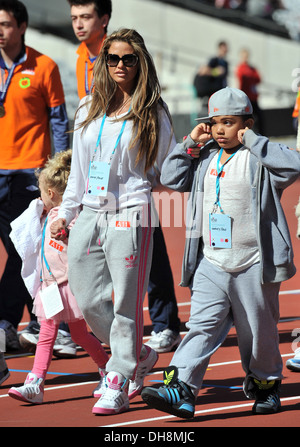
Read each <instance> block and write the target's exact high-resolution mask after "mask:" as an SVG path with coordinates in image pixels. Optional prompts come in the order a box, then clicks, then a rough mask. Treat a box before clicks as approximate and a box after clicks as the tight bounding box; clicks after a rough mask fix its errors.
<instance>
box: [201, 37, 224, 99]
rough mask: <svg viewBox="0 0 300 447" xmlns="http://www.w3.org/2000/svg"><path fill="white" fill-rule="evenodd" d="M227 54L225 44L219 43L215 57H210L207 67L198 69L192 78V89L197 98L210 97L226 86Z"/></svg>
mask: <svg viewBox="0 0 300 447" xmlns="http://www.w3.org/2000/svg"><path fill="white" fill-rule="evenodd" d="M227 53H228V45H227V42H225V41H221V42H219V44H218V54H217V56H215V57H212V58H211V59H210V60H209V62H208V64H207V65H205V66H202V67H200V68H199V71H198V72H197V74H196V76H195V78H194V87H195V90H196V93H197V96H198V97H199V98H205V97H208V96H211V95H212V94H213V93H214V92H216V91H217V90H220V89H221V88H223V87H226V86H227V75H228V62H227V60H226V56H227Z"/></svg>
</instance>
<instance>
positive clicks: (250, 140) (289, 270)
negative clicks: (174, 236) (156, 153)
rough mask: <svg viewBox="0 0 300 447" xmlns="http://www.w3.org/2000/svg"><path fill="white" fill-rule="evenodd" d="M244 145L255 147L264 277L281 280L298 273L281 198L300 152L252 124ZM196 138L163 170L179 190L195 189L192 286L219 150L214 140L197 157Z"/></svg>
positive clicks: (185, 279) (299, 166) (190, 213)
mask: <svg viewBox="0 0 300 447" xmlns="http://www.w3.org/2000/svg"><path fill="white" fill-rule="evenodd" d="M243 143H244V146H245V147H246V148H248V149H249V150H250V152H251V157H250V178H251V185H252V213H253V218H254V225H255V229H256V235H257V242H258V247H259V252H260V262H261V282H262V283H267V282H281V281H285V280H287V279H289V278H291V277H292V276H293V275H294V274H295V273H296V268H295V265H294V262H293V249H292V243H291V238H290V233H289V229H288V225H287V222H286V218H285V215H284V212H283V209H282V207H281V203H280V199H281V195H282V192H283V190H284V189H285V188H287V187H288V186H289V185H291V184H292V183H293V182H294V181H295V180H297V178H298V177H299V175H300V154H299V153H298V152H296V151H294V150H291V149H289V148H288V147H287V146H285V145H282V144H278V143H271V142H270V141H269V140H268V138H266V137H263V136H258V135H256V134H255V133H254V132H253V131H252V130H248V131H247V132H246V133H245V135H244V141H243ZM195 146H196V143H195V142H194V141H193V140H192V139H191V137H190V136H188V137H187V139H186V140H185V141H184V142H183V143H179V144H177V145H176V146H175V148H174V149H173V151H172V152H171V153H170V154H169V156H168V157H167V158H166V160H165V162H164V164H163V166H162V171H161V183H162V184H163V185H165V186H168V187H169V188H171V189H174V190H176V191H179V192H190V196H189V200H188V206H187V228H186V243H185V251H184V259H183V266H182V280H181V285H182V286H184V287H186V286H188V285H189V284H190V280H191V278H192V276H193V274H194V272H195V269H196V267H197V258H198V256H199V254H200V252H201V249H202V248H201V247H202V242H201V238H202V234H201V227H202V225H201V222H202V209H203V194H204V177H205V173H206V170H207V168H208V166H209V163H210V161H211V160H212V158H213V157H214V155H215V154H216V153H217V151H218V150H219V146H218V144H217V143H216V142H215V141H214V140H210V141H209V142H208V143H207V144H206V145H205V146H204V147H203V148H202V149H201V152H200V158H199V159H195V158H193V157H192V156H190V155H188V154H187V153H186V150H187V149H188V148H189V147H195Z"/></svg>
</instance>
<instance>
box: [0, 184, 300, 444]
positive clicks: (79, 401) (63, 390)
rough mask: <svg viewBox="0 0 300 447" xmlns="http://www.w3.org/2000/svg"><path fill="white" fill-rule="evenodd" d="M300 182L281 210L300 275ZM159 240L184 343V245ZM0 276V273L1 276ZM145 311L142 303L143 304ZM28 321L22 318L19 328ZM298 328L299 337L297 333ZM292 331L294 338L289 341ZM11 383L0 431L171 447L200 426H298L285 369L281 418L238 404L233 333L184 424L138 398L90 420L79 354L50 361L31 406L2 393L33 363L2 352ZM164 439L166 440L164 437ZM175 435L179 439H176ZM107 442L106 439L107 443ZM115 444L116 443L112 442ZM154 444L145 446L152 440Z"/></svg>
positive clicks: (157, 374)
mask: <svg viewBox="0 0 300 447" xmlns="http://www.w3.org/2000/svg"><path fill="white" fill-rule="evenodd" d="M299 185H300V182H296V183H295V184H294V185H292V186H291V187H290V188H289V189H288V190H287V191H285V193H284V195H283V199H282V203H283V206H284V209H285V212H286V216H287V220H288V223H289V226H290V230H291V235H292V241H293V244H294V251H295V262H296V266H297V267H298V271H299V270H300V241H299V240H297V238H296V236H295V234H296V226H297V221H296V218H295V214H294V213H295V205H296V203H297V201H298V197H299ZM164 233H165V237H166V242H167V246H168V251H169V255H170V260H171V265H172V268H173V272H174V281H175V286H176V294H177V300H178V305H179V316H180V319H181V321H182V337H184V331H186V329H185V326H184V323H185V322H186V321H187V320H188V317H189V291H188V289H183V288H181V287H179V286H177V284H178V283H179V281H180V270H181V260H182V253H183V246H184V228H183V227H182V226H181V227H177V228H175V227H174V222H173V225H171V227H168V228H167V227H165V228H164ZM0 260H1V261H0V265H1V266H2V268H3V264H4V262H5V254H4V253H3V249H2V250H0ZM0 274H1V271H0ZM299 286H300V285H299V272H298V273H297V274H296V275H295V277H294V278H292V279H291V280H289V281H287V282H285V283H284V284H283V285H282V289H281V295H280V308H281V319H280V322H279V325H278V328H279V334H280V350H281V354H282V357H283V362H284V365H285V362H286V360H287V359H288V358H290V357H292V356H293V350H292V342H293V341H294V342H295V343H296V344H297V338H296V337H297V336H298V334H300V321H299V320H300V305H299V295H300V290H299V289H300V287H299ZM145 306H147V298H146V300H145ZM144 315H145V340H146V338H147V336H149V334H150V332H151V323H150V320H149V315H148V310H147V308H146V307H145V310H144ZM27 321H28V315H27V313H26V311H25V313H24V316H23V320H22V324H23V325H22V326H20V329H21V328H22V327H24V324H26V322H27ZM298 327H299V329H298V330H297V328H298ZM293 331H295V333H296V335H294V337H293V336H292V332H293ZM5 356H6V361H7V364H8V367H9V369H10V373H11V375H10V377H9V379H8V380H7V381H6V382H4V384H3V385H2V386H0V427H102V429H103V437H104V438H103V439H104V440H106V441H112V440H113V438H112V434H114V435H115V436H117V434H118V433H121V432H120V431H119V430H120V428H122V429H124V430H125V429H126V430H127V431H128V433H135V432H137V433H140V432H139V431H137V430H138V429H140V428H143V430H144V431H143V432H142V433H144V432H145V433H147V435H145V437H144V438H143V441H145V440H147V437H146V436H148V437H149V436H150V435H151V436H152V437H154V436H155V435H153V434H151V433H152V430H151V428H152V429H153V428H154V430H159V433H160V434H161V435H162V438H160V441H163V440H164V436H165V441H168V440H169V441H172V440H174V435H171V434H170V433H171V431H172V429H176V430H177V431H178V430H179V431H180V430H187V431H188V435H186V436H190V439H189V438H186V441H188V440H192V439H193V437H195V436H196V435H195V434H197V433H199V430H198V429H199V428H202V427H299V425H300V387H299V385H298V383H299V381H300V373H294V372H291V371H289V370H288V369H287V368H286V367H285V366H284V370H283V373H284V376H285V379H284V381H283V385H282V394H281V398H282V411H281V412H280V413H278V414H275V415H265V416H253V415H252V414H251V407H252V405H253V402H252V401H248V400H247V399H246V398H245V397H244V393H243V391H242V388H241V387H242V383H243V379H244V374H243V370H242V367H241V363H240V357H239V351H238V348H237V340H236V334H235V330H234V329H232V330H231V331H230V333H229V335H228V337H227V339H226V341H225V342H224V344H223V346H222V347H221V348H220V349H219V350H218V351H217V352H216V353H215V354H214V356H213V357H212V358H211V362H210V365H209V367H208V370H207V373H206V375H205V378H204V387H203V389H202V390H201V392H200V394H199V396H198V399H197V405H196V413H195V418H194V419H192V420H182V419H178V418H176V417H174V416H170V415H167V414H165V413H161V412H159V411H156V410H152V409H150V408H148V407H147V406H146V405H145V404H144V403H143V401H142V399H141V398H140V397H139V396H138V397H136V398H135V399H134V400H133V401H132V402H131V405H130V411H128V412H126V413H123V414H120V415H116V416H95V415H93V414H92V407H93V405H94V403H95V399H94V398H93V397H92V391H93V389H94V387H95V385H96V383H97V382H98V374H97V372H96V368H95V365H94V364H93V362H92V360H91V359H90V358H89V357H88V356H87V354H86V353H85V352H84V351H79V352H78V354H77V357H76V358H75V359H68V360H66V359H57V358H55V357H53V361H52V363H51V365H50V370H49V373H48V375H47V379H46V384H45V395H44V403H43V404H42V405H36V406H35V405H31V404H26V403H22V402H19V401H16V400H13V399H11V398H10V397H9V396H8V394H7V393H8V390H9V388H10V387H11V386H19V385H21V384H23V382H24V379H25V377H26V374H27V371H30V369H31V367H32V363H33V357H32V355H30V354H27V353H24V352H14V353H13V352H7V353H6V354H5ZM171 357H172V354H171V353H166V354H160V356H159V360H158V363H157V364H156V366H155V368H154V370H153V371H152V373H151V374H150V375H149V376H147V378H146V380H145V384H152V383H153V381H156V380H161V379H162V374H161V371H162V369H163V368H164V367H165V366H168V365H169V362H170V360H171ZM168 433H169V439H167V438H166V436H167V434H168ZM180 433H181V432H180ZM172 436H173V438H172ZM177 436H179V438H176V439H175V441H178V439H179V440H181V441H183V442H184V438H180V436H184V435H182V433H181V434H179V435H177ZM105 437H106V438H105ZM118 440H119V439H115V441H118ZM153 440H154V438H152V439H149V438H148V441H149V442H150V441H153Z"/></svg>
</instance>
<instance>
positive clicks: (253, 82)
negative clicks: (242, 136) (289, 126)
mask: <svg viewBox="0 0 300 447" xmlns="http://www.w3.org/2000/svg"><path fill="white" fill-rule="evenodd" d="M249 57H250V53H249V50H247V49H246V48H244V49H242V50H241V52H240V64H239V65H238V66H237V67H236V71H235V74H236V77H237V79H238V82H239V86H238V87H239V89H240V90H243V92H245V93H246V95H247V96H248V98H249V99H250V101H251V103H252V106H253V115H254V117H255V123H256V125H257V128H258V129H257V130H258V132H259V133H260V134H263V122H262V113H261V110H260V107H259V104H258V91H257V85H258V84H260V82H261V77H260V74H259V72H258V71H257V69H256V68H255V67H254V66H253V65H251V64H250V63H249Z"/></svg>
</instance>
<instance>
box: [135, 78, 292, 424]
mask: <svg viewBox="0 0 300 447" xmlns="http://www.w3.org/2000/svg"><path fill="white" fill-rule="evenodd" d="M251 114H252V106H251V103H250V101H249V99H248V97H247V95H245V94H244V93H243V92H242V91H241V90H238V89H233V88H228V87H227V88H225V89H222V90H219V91H218V92H216V93H215V94H214V95H212V97H211V98H210V100H209V117H206V118H204V119H201V121H203V122H202V123H200V124H199V125H198V126H196V127H195V129H193V131H192V132H191V134H190V135H189V136H188V137H187V138H186V140H185V141H184V142H183V143H180V144H177V146H176V147H175V148H174V150H173V151H172V152H171V154H169V156H168V158H167V159H166V161H165V163H164V165H163V168H162V177H161V181H162V183H163V184H164V185H166V186H168V187H170V188H172V189H176V190H177V191H180V192H186V191H190V192H191V193H190V197H189V204H188V213H187V214H188V218H187V219H188V220H187V234H186V246H185V253H184V260H183V271H182V282H181V285H182V286H189V287H190V288H191V291H192V297H191V315H190V319H189V322H188V323H187V327H188V329H189V332H188V333H187V335H186V336H185V337H184V339H183V341H182V343H181V344H180V346H179V348H178V349H177V351H176V352H175V354H174V356H173V359H172V361H171V365H172V366H170V367H168V368H167V369H166V371H165V372H164V383H165V385H164V386H163V387H160V388H158V389H156V388H151V387H147V388H145V389H144V390H143V392H142V398H143V399H144V401H145V402H146V403H147V404H148V405H150V406H152V407H154V408H157V409H159V410H161V411H166V412H168V413H171V414H175V415H177V416H179V417H184V418H190V417H193V415H194V407H195V397H196V396H197V394H198V392H199V390H200V388H201V385H202V380H203V376H204V374H205V371H206V368H207V366H208V363H209V359H210V357H211V355H212V354H213V353H214V352H215V351H216V350H217V349H218V348H219V347H220V346H221V344H222V342H223V341H224V339H225V338H226V336H227V334H228V331H229V330H230V328H231V327H232V325H233V323H234V325H235V328H236V331H237V338H238V344H239V349H240V354H241V360H242V366H243V369H244V371H245V374H246V378H245V381H244V391H245V394H246V396H247V397H248V398H253V399H255V404H254V406H253V409H252V411H253V413H274V412H277V411H279V409H280V399H279V386H280V382H281V379H282V360H281V356H280V352H279V341H278V331H277V322H278V319H279V300H278V294H279V288H280V283H281V282H282V281H284V280H287V279H289V278H291V277H292V276H293V275H294V274H295V271H296V270H295V266H294V263H293V250H292V245H291V240H290V235H289V230H288V226H287V223H286V220H285V216H284V213H283V210H282V207H281V205H280V197H281V194H282V191H283V190H284V189H285V188H286V187H287V186H289V185H290V184H291V183H293V182H294V181H295V180H296V179H297V178H298V176H299V174H300V155H299V153H297V152H296V151H293V150H290V149H289V148H287V147H286V146H283V145H281V144H275V143H270V142H269V140H268V139H267V138H266V137H262V136H258V135H256V134H255V133H254V132H253V131H252V130H251V127H252V125H253V119H252V116H251ZM211 137H212V138H211ZM199 143H200V144H199ZM199 145H201V146H202V147H201V149H199V148H198V146H199Z"/></svg>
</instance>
